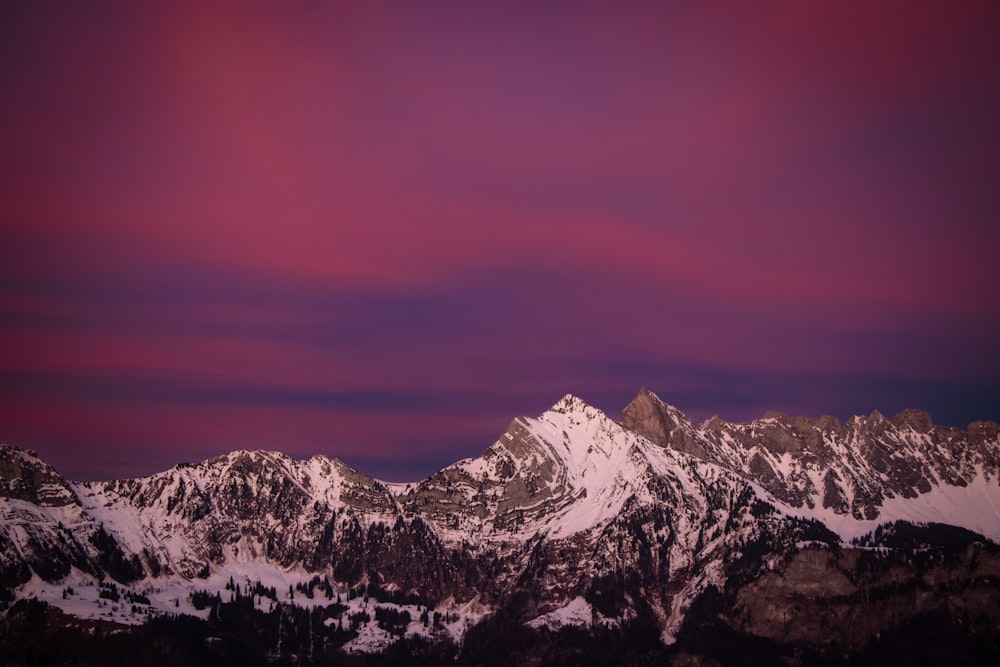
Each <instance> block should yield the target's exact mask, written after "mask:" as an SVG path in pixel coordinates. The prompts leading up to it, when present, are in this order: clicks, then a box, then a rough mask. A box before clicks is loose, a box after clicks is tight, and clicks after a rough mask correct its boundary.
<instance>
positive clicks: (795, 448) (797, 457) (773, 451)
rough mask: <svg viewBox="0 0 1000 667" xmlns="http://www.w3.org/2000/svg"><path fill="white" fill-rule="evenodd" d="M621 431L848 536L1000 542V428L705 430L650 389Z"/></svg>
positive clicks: (916, 415) (926, 424)
mask: <svg viewBox="0 0 1000 667" xmlns="http://www.w3.org/2000/svg"><path fill="white" fill-rule="evenodd" d="M620 422H621V424H622V425H623V426H624V427H625V428H628V429H630V430H632V431H634V432H636V433H639V434H641V435H642V436H644V437H645V438H647V439H649V440H650V441H652V442H655V443H657V444H660V445H663V446H665V447H668V448H670V449H673V450H677V451H681V452H685V453H687V454H690V455H691V456H694V457H695V458H698V459H699V460H702V461H709V462H712V463H716V464H718V465H720V466H722V467H724V468H726V469H727V470H731V471H733V472H736V473H737V474H739V475H741V476H743V477H745V478H747V479H750V480H752V481H754V482H755V483H756V484H759V485H760V486H761V487H763V488H764V489H765V490H766V491H767V492H768V494H769V495H770V496H771V497H772V498H773V499H774V501H775V503H776V504H777V505H778V506H779V507H781V508H782V509H783V510H785V511H787V512H789V513H792V514H797V515H801V516H809V517H815V518H817V519H820V520H822V521H823V522H824V523H825V524H826V525H827V526H828V527H830V528H831V529H833V530H834V531H836V532H838V533H839V534H841V535H842V536H844V537H847V538H850V537H855V536H857V535H860V534H862V533H866V532H869V531H871V530H872V529H873V528H874V527H875V525H877V524H880V523H885V522H887V521H892V520H896V519H905V520H908V521H917V522H928V521H934V522H939V523H946V524H950V525H955V526H961V527H964V528H968V529H970V530H973V531H976V532H978V533H982V534H983V535H986V536H988V537H990V538H991V539H993V540H1000V495H998V492H1000V425H998V424H996V423H995V422H985V421H978V422H973V423H972V424H970V425H969V428H968V429H967V430H962V429H959V428H954V427H947V426H935V425H934V424H933V422H932V421H931V418H930V416H929V415H927V414H926V413H924V412H920V411H918V410H907V411H905V412H902V413H900V414H898V415H896V416H895V417H893V418H892V419H886V418H885V417H883V416H882V415H881V414H879V413H878V412H873V413H872V414H871V415H869V416H868V417H853V418H852V419H850V420H849V421H848V422H846V423H844V424H841V423H839V422H838V421H837V420H836V419H835V418H833V417H830V416H823V417H820V418H818V419H810V418H808V417H796V418H794V419H793V418H789V417H786V416H784V415H780V414H776V413H768V414H767V415H765V416H764V417H763V418H762V419H757V420H754V421H752V422H749V423H747V424H729V423H726V422H724V421H722V420H720V419H718V418H717V417H716V418H713V419H710V420H709V421H707V422H705V423H704V424H700V425H696V424H694V423H693V422H692V421H691V420H690V419H688V418H687V417H686V416H685V415H684V414H683V413H681V412H680V411H679V410H677V409H676V408H674V407H672V406H670V405H667V404H666V403H664V402H663V401H662V400H660V399H659V397H657V396H656V395H655V394H653V393H652V392H650V391H647V390H645V389H643V390H642V391H640V392H639V394H638V396H636V398H635V400H633V401H632V403H630V404H629V405H628V407H626V408H625V410H624V411H623V412H622V415H621V418H620Z"/></svg>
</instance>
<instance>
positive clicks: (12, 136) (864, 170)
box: [0, 2, 1000, 480]
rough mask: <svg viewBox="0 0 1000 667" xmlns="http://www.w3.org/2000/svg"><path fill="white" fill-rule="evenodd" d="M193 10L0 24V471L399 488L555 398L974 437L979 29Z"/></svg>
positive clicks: (984, 264)
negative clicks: (338, 471)
mask: <svg viewBox="0 0 1000 667" xmlns="http://www.w3.org/2000/svg"><path fill="white" fill-rule="evenodd" d="M951 4H955V5H956V6H950V5H951ZM203 5H204V3H197V2H172V3H167V4H166V5H163V6H161V7H157V8H154V7H152V6H149V5H148V4H147V3H140V4H136V3H124V2H123V3H111V2H104V3H97V4H96V5H88V6H84V5H79V4H74V3H23V6H13V7H4V8H3V9H0V63H2V65H0V86H2V88H0V95H2V99H3V100H4V101H5V102H4V104H3V105H0V249H2V250H0V259H2V263H0V349H2V350H4V353H3V354H2V355H0V441H6V442H10V443H11V444H17V445H22V446H25V447H31V448H34V449H37V450H38V451H39V452H40V453H41V454H42V455H43V457H45V458H46V459H48V460H49V461H50V462H52V463H54V464H56V465H57V466H58V467H59V468H60V469H62V470H63V471H64V472H65V473H66V474H68V475H69V476H70V477H75V478H95V479H96V478H100V477H107V476H112V475H139V474H148V473H150V472H153V471H155V470H159V469H162V468H165V467H168V466H169V465H172V464H173V463H175V462H177V461H178V460H198V459H201V458H206V457H208V456H211V455H215V454H218V453H221V452H224V451H228V450H230V449H233V448H237V447H251V448H257V447H266V448H270V449H279V450H282V451H286V452H287V453H289V454H292V455H295V456H309V455H312V454H316V453H322V454H326V455H329V456H336V457H340V458H343V459H344V460H346V461H347V462H348V463H350V464H352V465H354V466H355V467H358V468H360V469H362V470H363V471H365V472H369V473H371V474H374V475H376V476H381V477H384V478H388V479H406V480H411V479H419V478H420V477H421V476H423V475H425V474H427V473H429V472H431V471H432V470H434V469H436V468H437V467H440V466H442V465H445V464H447V463H449V462H451V461H453V460H456V459H458V458H461V457H465V456H473V455H476V454H478V453H479V452H481V451H482V450H483V449H484V448H485V447H487V446H488V445H489V444H491V443H492V442H493V440H495V438H496V437H497V436H498V435H499V434H500V433H501V432H502V431H503V429H504V428H505V427H506V425H507V423H508V421H509V420H510V419H511V418H513V417H515V416H517V415H519V414H537V413H539V412H541V411H543V410H544V409H546V408H547V407H548V406H549V405H551V404H552V403H554V402H555V401H557V400H558V399H559V398H560V397H561V396H562V395H563V394H565V393H568V392H571V393H575V394H578V395H580V396H582V397H583V398H584V399H586V400H589V401H590V402H592V403H594V404H596V405H597V406H598V407H601V408H603V409H605V410H607V411H609V412H610V413H611V414H612V415H616V414H617V411H618V410H620V409H621V408H622V407H624V405H625V404H626V403H627V402H628V401H629V399H630V398H631V396H632V395H633V394H634V393H635V392H636V391H637V390H638V389H639V388H640V387H641V386H647V387H649V388H651V389H653V390H654V391H656V392H658V393H659V394H660V395H661V396H662V397H663V398H664V399H666V400H668V401H669V402H672V403H674V404H675V405H677V406H678V407H679V408H681V409H682V410H685V411H687V412H689V413H690V414H691V415H692V416H694V417H695V418H699V419H702V418H707V417H709V416H711V415H712V414H716V413H718V414H720V415H721V416H722V417H723V418H727V419H731V420H745V419H749V418H753V417H754V416H758V415H760V414H762V413H763V412H764V411H766V410H768V409H776V410H780V411H783V412H787V413H791V414H809V415H818V414H820V413H832V414H834V415H835V416H837V417H840V418H846V417H847V416H849V415H850V414H853V413H856V412H864V413H867V412H870V411H871V410H873V409H879V410H881V411H883V412H887V413H889V414H892V413H893V412H896V411H898V410H901V409H903V408H906V407H916V408H921V409H925V410H927V411H929V412H930V413H931V414H932V416H933V417H934V418H935V419H936V421H938V422H940V423H946V424H955V425H962V426H964V425H965V424H966V423H967V422H968V421H970V420H972V419H993V420H1000V400H998V399H1000V381H998V379H997V378H998V371H1000V355H998V353H997V345H996V341H997V340H1000V310H998V308H997V305H998V304H997V297H996V290H997V286H998V285H1000V269H998V268H997V264H998V262H997V257H996V255H997V248H998V247H1000V243H998V242H1000V226H998V225H997V222H998V220H1000V183H998V182H997V181H998V174H1000V124H998V123H997V121H996V119H997V118H1000V42H998V40H997V39H996V34H997V26H998V25H1000V10H998V9H997V6H996V4H995V3H990V2H982V3H978V2H963V3H916V4H915V3H876V5H874V6H873V5H872V4H871V3H861V2H858V3H853V2H846V3H844V2H840V3H800V2H774V3H751V4H749V5H747V6H734V5H733V3H718V4H716V3H692V4H691V5H690V6H685V7H681V6H680V3H638V2H637V3H570V4H568V5H566V6H561V4H560V5H559V6H557V4H556V3H551V4H549V3H541V6H539V3H464V2H454V3H453V2H445V3H441V2H432V3H402V2H401V3H371V2H364V3H356V4H355V3H315V2H309V3H281V4H270V3H243V2H241V3H233V4H231V5H228V6H227V5H226V4H225V3H212V7H211V8H208V7H205V6H203ZM675 5H677V6H675Z"/></svg>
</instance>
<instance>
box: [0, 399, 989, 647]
mask: <svg viewBox="0 0 1000 667" xmlns="http://www.w3.org/2000/svg"><path fill="white" fill-rule="evenodd" d="M0 517H2V522H0V605H2V606H3V607H4V609H5V610H4V611H3V613H4V614H5V623H4V625H5V629H4V630H0V650H5V651H7V652H8V653H9V654H11V655H14V654H16V652H17V651H23V650H29V649H30V650H31V651H35V652H45V651H48V652H49V653H52V652H53V651H54V650H55V649H53V644H52V643H51V642H50V641H47V640H49V639H50V638H51V637H52V636H54V634H57V633H67V632H69V633H71V634H72V633H73V632H76V633H78V634H79V635H80V636H83V635H86V636H87V639H86V641H82V640H81V641H82V643H78V644H77V646H78V647H79V646H85V647H90V648H86V649H80V650H85V651H91V653H88V654H86V655H90V656H91V658H90V659H91V660H92V661H97V662H102V661H103V662H108V661H113V660H111V659H110V658H109V654H108V653H107V651H112V652H113V649H108V648H107V646H109V645H111V644H114V643H115V642H118V644H114V645H115V646H118V645H119V644H120V643H121V642H125V641H126V640H125V639H123V637H129V636H135V637H138V636H140V635H141V636H142V637H145V638H147V639H148V637H149V633H154V634H155V633H156V632H161V633H163V632H172V630H170V631H168V630H165V629H164V628H167V627H177V624H179V623H184V622H188V621H184V620H182V619H188V618H190V617H194V618H196V619H198V620H197V623H199V624H201V625H198V628H200V629H198V630H197V631H195V630H191V631H190V632H189V633H188V634H189V635H196V636H198V637H200V639H199V640H198V641H197V642H195V643H193V644H191V645H190V646H188V647H187V648H185V649H178V648H176V645H175V646H174V647H173V648H171V649H169V650H167V649H163V651H162V652H161V653H156V652H155V651H154V652H151V651H153V649H152V648H150V646H156V643H155V642H150V641H145V643H143V644H142V646H143V648H142V649H141V650H142V651H145V653H141V654H140V655H141V656H142V657H141V660H142V661H144V662H148V663H150V664H153V663H156V664H168V663H169V662H170V661H171V660H175V661H176V660H178V659H182V660H184V661H192V660H194V658H197V657H198V656H201V657H202V658H204V657H205V656H208V657H209V658H211V659H213V660H214V659H220V660H223V661H226V660H237V657H238V661H239V662H241V663H243V664H246V663H247V661H248V660H250V662H252V661H253V660H259V661H260V662H261V663H262V664H263V663H268V662H271V663H273V662H280V661H283V660H284V661H289V660H291V661H294V662H298V663H300V664H302V663H304V664H309V663H310V662H315V663H323V662H324V661H326V662H330V661H334V662H335V661H336V660H348V659H349V657H350V656H351V655H353V654H359V653H360V654H368V657H367V658H366V659H374V658H373V656H377V655H382V656H387V657H386V659H387V660H390V661H391V660H397V661H398V660H399V656H400V655H401V653H400V651H404V652H407V653H406V655H407V656H409V658H408V659H410V660H414V661H419V659H421V658H420V656H423V658H422V659H424V660H425V661H430V662H433V661H434V660H441V659H447V660H449V661H452V662H454V661H459V662H461V663H470V664H482V663H492V662H497V663H499V662H509V661H514V662H521V663H526V664H528V663H531V662H533V661H536V662H538V664H556V663H559V662H560V661H563V662H566V663H567V664H580V663H581V662H586V660H583V659H582V657H581V656H585V657H587V659H588V660H590V661H592V662H595V663H601V664H602V663H605V662H607V663H634V664H645V662H648V661H652V660H654V659H655V660H659V659H660V658H663V659H665V660H669V661H671V662H673V663H674V664H738V663H740V662H743V661H746V660H749V659H750V656H753V657H754V660H753V661H754V662H760V663H762V664H763V663H766V662H768V661H771V662H773V663H774V664H846V663H851V664H855V663H857V664H865V661H878V660H880V659H881V658H884V657H885V656H886V655H890V654H891V655H893V656H894V661H900V660H901V661H902V663H905V662H906V658H907V656H911V657H913V659H914V660H920V659H931V658H933V659H941V660H951V659H956V658H957V659H962V660H965V661H967V662H972V663H976V662H982V663H983V664H988V663H990V662H992V661H994V659H995V658H996V657H997V656H998V655H1000V550H998V547H997V544H996V542H997V541H1000V425H998V424H996V423H993V422H975V423H973V424H970V425H969V426H968V428H967V429H959V428H953V427H942V426H936V425H934V424H933V423H932V421H931V419H930V417H929V416H928V415H927V414H925V413H922V412H918V411H913V410H909V411H906V412H903V413H901V414H899V415H896V416H895V417H893V418H891V419H888V418H886V417H883V416H882V415H880V414H878V413H877V412H873V413H872V414H871V415H869V416H866V417H854V418H852V419H850V420H848V421H846V422H844V423H841V422H839V421H838V420H836V419H834V418H833V417H829V416H824V417H819V418H817V419H810V418H805V417H798V418H789V417H785V416H782V415H779V414H774V413H768V414H767V415H765V416H764V417H763V418H761V419H757V420H754V421H751V422H748V423H745V424H731V423H727V422H725V421H722V420H720V419H718V418H713V419H710V420H708V421H706V422H704V423H701V424H696V423H695V422H693V421H692V420H691V419H689V418H688V417H687V416H685V415H684V414H683V413H682V412H681V411H679V410H678V409H677V408H675V407H673V406H670V405H668V404H666V403H664V402H663V401H662V400H660V399H659V398H658V397H657V396H656V395H655V394H653V393H652V392H649V391H647V390H642V391H640V392H639V394H638V395H637V396H636V397H635V399H634V400H633V401H632V402H631V403H630V404H629V405H628V406H627V407H626V408H625V409H624V411H623V412H622V413H621V415H620V417H619V418H618V419H617V420H614V419H612V418H610V417H608V416H607V415H605V414H604V413H603V412H601V411H600V410H598V409H596V408H594V407H592V406H590V405H588V404H587V403H585V402H584V401H582V400H581V399H579V398H576V397H574V396H572V395H567V396H566V397H564V398H563V399H561V400H560V401H559V402H558V403H556V404H555V405H554V406H553V407H552V408H551V409H549V410H548V411H546V412H545V413H543V414H542V415H540V416H538V417H536V418H525V417H522V418H518V419H515V420H514V421H513V422H512V423H511V424H510V426H509V428H508V429H507V431H506V432H505V433H504V434H503V435H502V436H501V437H500V438H499V439H498V440H497V441H496V442H495V443H494V444H493V445H491V446H490V447H488V448H487V449H486V451H485V452H483V454H482V455H481V456H479V457H476V458H471V459H465V460H462V461H459V462H457V463H455V464H453V465H450V466H448V467H446V468H444V469H442V470H440V471H438V472H436V473H434V474H432V475H431V476H429V477H427V478H426V479H423V480H421V481H416V482H413V483H410V484H398V483H386V482H381V481H379V480H376V479H374V478H372V477H369V476H367V475H365V474H363V473H361V472H358V471H356V470H353V469H351V468H350V467H348V466H347V465H345V464H343V463H341V462H340V461H337V460H334V459H329V458H326V457H324V456H315V457H313V458H311V459H308V460H304V461H299V460H294V459H291V458H289V457H287V456H285V455H283V454H280V453H277V452H264V451H253V452H251V451H237V452H232V453H230V454H227V455H224V456H220V457H217V458H214V459H210V460H207V461H203V462H201V463H197V464H186V463H185V464H179V465H177V466H175V467H174V468H172V469H170V470H167V471H165V472H161V473H158V474H155V475H152V476H149V477H144V478H138V479H124V480H114V481H108V482H72V481H68V480H66V479H65V478H64V477H63V476H62V475H60V474H59V473H58V472H57V471H56V470H55V469H53V468H52V467H51V466H49V465H48V464H46V463H45V462H44V461H42V460H41V459H40V458H38V456H37V455H35V454H34V453H32V452H29V451H26V450H23V449H18V448H16V447H12V446H8V445H3V446H0ZM237 611H239V612H240V613H239V614H237V613H236V612H237ZM302 614H305V616H304V617H303V616H302ZM373 614H374V615H375V616H376V618H375V620H374V621H373V620H372V618H371V617H372V615H373ZM366 617H367V619H366ZM303 618H304V620H303ZM387 619H388V620H387ZM432 621H433V622H432ZM190 622H195V621H194V620H191V621H190ZM171 623H173V624H174V625H170V624H171ZM274 628H276V629H274ZM289 628H290V629H289ZM928 628H933V630H931V631H929V630H928ZM143 633H145V634H143ZM199 633H200V634H199ZM74 636H76V635H74ZM511 637H513V638H516V641H507V642H500V641H498V638H511ZM101 638H104V640H103V643H102V641H101ZM595 642H596V644H595ZM98 644H99V645H100V646H101V647H103V648H100V649H97V648H93V647H94V646H96V645H98ZM581 646H583V647H589V649H587V648H585V649H579V647H581ZM595 646H596V648H595ZM602 647H604V648H607V647H616V648H615V649H614V650H615V651H617V652H616V653H613V654H605V653H602V650H603V649H602ZM119 648H120V646H119ZM578 649H579V650H582V651H583V652H582V653H579V652H578V653H574V652H573V651H577V650H578ZM67 650H68V649H67ZM178 650H183V651H187V653H180V654H178V653H177V652H176V651H178ZM608 650H610V649H608ZM95 651H96V653H95ZM393 651H395V653H393ZM56 652H57V653H58V651H56ZM97 655H99V656H100V657H94V656H97ZM136 656H137V654H136V653H132V654H130V657H131V659H133V660H135V659H137V658H136ZM574 656H575V658H574ZM54 657H56V658H58V655H55V656H54ZM64 657H66V656H64ZM77 657H78V658H79V656H77ZM112 657H113V656H112ZM199 659H200V658H199ZM205 659H208V658H205ZM82 660H83V662H84V663H86V658H85V657H84V658H83V659H82ZM210 661H211V660H210ZM124 662H128V660H124V659H123V663H124ZM902 663H901V664H902Z"/></svg>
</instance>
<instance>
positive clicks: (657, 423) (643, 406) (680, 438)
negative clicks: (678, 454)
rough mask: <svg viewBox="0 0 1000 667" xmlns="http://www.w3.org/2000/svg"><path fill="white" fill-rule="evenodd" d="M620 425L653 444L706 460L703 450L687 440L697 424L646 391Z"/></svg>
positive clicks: (625, 411) (637, 398)
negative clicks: (688, 434)
mask: <svg viewBox="0 0 1000 667" xmlns="http://www.w3.org/2000/svg"><path fill="white" fill-rule="evenodd" d="M618 423H620V424H621V425H622V426H624V427H625V428H626V429H628V430H630V431H633V432H635V433H638V434H639V435H641V436H642V437H644V438H646V439H647V440H649V441H650V442H655V443H657V444H659V445H663V446H668V445H669V446H672V447H673V448H675V449H678V450H680V451H684V452H686V453H688V454H693V455H695V456H699V457H704V455H705V452H704V451H702V449H701V448H700V447H697V446H693V444H694V441H693V440H692V439H691V438H689V437H684V435H685V434H686V433H689V432H691V431H693V430H694V424H692V423H691V420H690V419H689V418H688V417H687V415H685V414H684V413H683V412H681V411H680V410H678V409H677V408H675V407H674V406H672V405H668V404H667V403H664V402H663V400H662V399H661V398H660V397H659V396H657V395H656V394H654V393H653V392H651V391H649V390H648V389H646V388H643V389H640V390H639V393H638V394H636V397H635V398H634V399H633V400H632V402H631V403H629V404H628V405H627V406H626V407H625V409H624V410H622V413H621V416H620V417H619V418H618Z"/></svg>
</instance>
